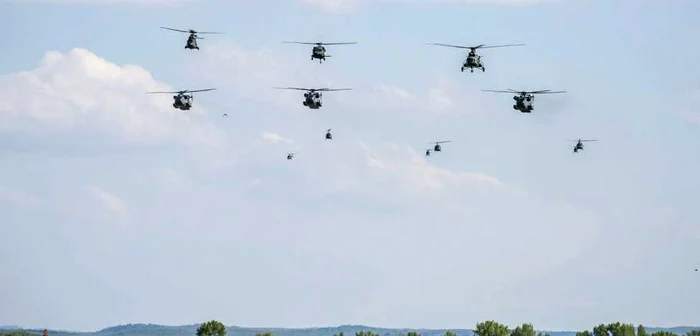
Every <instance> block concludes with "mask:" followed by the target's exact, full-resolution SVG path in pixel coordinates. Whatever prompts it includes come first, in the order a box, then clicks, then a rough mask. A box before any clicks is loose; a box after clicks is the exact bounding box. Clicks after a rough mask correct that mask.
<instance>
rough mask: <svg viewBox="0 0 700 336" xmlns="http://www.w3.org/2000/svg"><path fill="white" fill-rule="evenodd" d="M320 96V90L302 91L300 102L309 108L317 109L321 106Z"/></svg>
mask: <svg viewBox="0 0 700 336" xmlns="http://www.w3.org/2000/svg"><path fill="white" fill-rule="evenodd" d="M322 96H323V95H322V94H321V93H320V92H307V93H304V101H303V102H302V104H303V105H304V106H306V107H308V108H310V109H319V108H321V106H322V103H321V97H322Z"/></svg>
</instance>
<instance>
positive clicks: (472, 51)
mask: <svg viewBox="0 0 700 336" xmlns="http://www.w3.org/2000/svg"><path fill="white" fill-rule="evenodd" d="M432 45H436V46H441V47H451V48H460V49H469V55H467V58H466V59H465V60H464V63H462V72H464V69H467V68H468V69H469V70H471V72H474V69H481V72H486V67H484V64H483V63H482V62H481V56H480V55H477V54H476V50H477V49H486V48H502V47H515V46H524V44H502V45H493V46H487V45H483V44H480V45H478V46H476V47H466V46H458V45H453V44H444V43H432Z"/></svg>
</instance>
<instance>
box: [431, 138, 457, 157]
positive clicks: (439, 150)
mask: <svg viewBox="0 0 700 336" xmlns="http://www.w3.org/2000/svg"><path fill="white" fill-rule="evenodd" d="M448 142H452V140H447V141H435V142H434V143H435V147H433V151H435V152H442V146H440V144H444V143H448ZM431 143H432V142H431ZM429 152H430V149H428V152H426V153H425V155H426V156H428V155H430V154H428V153H429Z"/></svg>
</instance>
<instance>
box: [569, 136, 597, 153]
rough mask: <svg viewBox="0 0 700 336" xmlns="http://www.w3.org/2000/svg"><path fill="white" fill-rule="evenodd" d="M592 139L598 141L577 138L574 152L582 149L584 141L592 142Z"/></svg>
mask: <svg viewBox="0 0 700 336" xmlns="http://www.w3.org/2000/svg"><path fill="white" fill-rule="evenodd" d="M593 141H598V140H581V139H578V140H577V141H576V145H574V153H578V151H582V150H583V143H584V142H593Z"/></svg>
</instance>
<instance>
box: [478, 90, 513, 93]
mask: <svg viewBox="0 0 700 336" xmlns="http://www.w3.org/2000/svg"><path fill="white" fill-rule="evenodd" d="M508 90H510V89H508ZM481 91H486V92H497V93H518V91H515V90H510V91H505V90H481Z"/></svg>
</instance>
